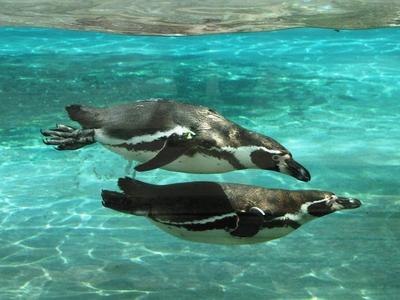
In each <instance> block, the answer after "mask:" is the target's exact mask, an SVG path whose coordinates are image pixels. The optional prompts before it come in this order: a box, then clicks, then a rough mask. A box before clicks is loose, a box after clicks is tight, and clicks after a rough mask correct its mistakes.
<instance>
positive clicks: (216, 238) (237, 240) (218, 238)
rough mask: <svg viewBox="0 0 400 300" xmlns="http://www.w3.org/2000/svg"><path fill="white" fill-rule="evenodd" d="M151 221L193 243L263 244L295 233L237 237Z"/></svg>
mask: <svg viewBox="0 0 400 300" xmlns="http://www.w3.org/2000/svg"><path fill="white" fill-rule="evenodd" d="M149 220H150V221H151V222H152V223H153V224H154V225H156V226H157V227H158V228H160V229H161V230H163V231H165V232H167V233H169V234H171V235H173V236H176V237H178V238H181V239H184V240H189V241H192V242H200V243H209V244H225V245H244V244H256V243H263V242H267V241H270V240H274V239H277V238H280V237H282V236H285V235H287V234H288V233H290V232H292V231H293V228H291V227H277V228H264V229H262V230H260V231H259V232H258V233H257V234H256V235H254V236H252V237H236V236H233V235H231V234H230V233H229V232H228V231H226V230H223V229H214V230H205V231H192V230H187V229H185V228H183V227H177V226H172V225H167V224H163V223H159V222H157V221H154V220H152V219H149Z"/></svg>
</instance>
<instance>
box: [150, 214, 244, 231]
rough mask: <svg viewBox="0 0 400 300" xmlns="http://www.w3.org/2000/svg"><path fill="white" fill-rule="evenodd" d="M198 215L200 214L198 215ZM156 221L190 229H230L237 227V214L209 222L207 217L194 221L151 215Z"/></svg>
mask: <svg viewBox="0 0 400 300" xmlns="http://www.w3.org/2000/svg"><path fill="white" fill-rule="evenodd" d="M197 217H198V216H197ZM150 218H151V219H152V220H154V221H155V222H158V223H161V224H163V225H167V226H172V227H178V228H184V229H186V230H188V231H208V230H218V229H219V230H221V229H222V230H226V231H230V230H232V229H233V228H235V227H236V223H237V216H235V215H229V216H226V217H225V218H221V219H216V220H210V221H209V222H205V219H198V220H193V221H192V222H182V223H178V222H175V223H174V222H167V221H161V220H159V219H157V218H155V217H150Z"/></svg>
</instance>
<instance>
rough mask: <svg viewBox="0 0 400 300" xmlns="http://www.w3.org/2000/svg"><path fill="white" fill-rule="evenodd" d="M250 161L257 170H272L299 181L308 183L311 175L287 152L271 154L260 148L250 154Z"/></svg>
mask: <svg viewBox="0 0 400 300" xmlns="http://www.w3.org/2000/svg"><path fill="white" fill-rule="evenodd" d="M250 158H251V161H252V162H253V163H254V164H255V165H256V167H257V168H260V169H264V170H272V171H277V172H280V173H284V174H287V175H290V176H292V177H294V178H296V179H298V180H301V181H310V180H311V175H310V173H309V172H308V171H307V169H306V168H304V167H303V166H302V165H300V164H299V163H298V162H296V161H295V160H294V159H293V157H292V154H291V153H289V152H288V151H276V152H274V153H271V151H268V149H266V148H264V147H260V148H258V149H257V150H255V151H253V152H252V153H251V154H250Z"/></svg>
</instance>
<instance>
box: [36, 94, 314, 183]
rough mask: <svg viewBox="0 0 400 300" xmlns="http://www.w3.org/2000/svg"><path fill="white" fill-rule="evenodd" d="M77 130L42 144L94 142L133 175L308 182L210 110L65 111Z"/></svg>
mask: <svg viewBox="0 0 400 300" xmlns="http://www.w3.org/2000/svg"><path fill="white" fill-rule="evenodd" d="M66 110H67V112H68V114H69V117H70V118H71V119H72V120H74V121H77V122H78V123H79V124H80V125H81V126H82V128H81V129H75V128H73V127H70V126H65V125H57V127H56V128H53V129H48V130H44V131H42V134H43V135H44V136H45V137H46V138H45V139H44V142H45V143H46V144H48V145H54V146H56V149H58V150H75V149H78V148H81V147H84V146H86V145H89V144H92V143H95V142H99V143H101V144H103V145H104V146H105V147H106V148H108V149H110V150H111V151H113V152H116V153H118V154H120V155H122V156H123V157H125V158H126V159H127V160H129V161H132V160H135V161H139V162H140V164H139V165H137V166H136V168H135V169H136V170H137V171H148V170H152V169H156V168H163V169H166V170H171V171H178V172H186V173H223V172H229V171H233V170H241V169H251V168H256V169H264V170H273V171H277V172H281V173H285V174H288V175H290V176H293V177H295V178H297V179H299V180H302V181H309V180H310V174H309V172H308V171H307V170H306V169H305V168H304V167H303V166H301V165H300V164H299V163H297V162H296V161H295V160H293V158H292V155H291V153H290V152H289V151H288V150H287V149H286V148H284V147H283V146H282V145H280V144H279V143H278V142H276V141H275V140H273V139H272V138H269V137H267V136H264V135H261V134H258V133H255V132H251V131H249V130H247V129H245V128H243V127H241V126H239V125H237V124H235V123H233V122H231V121H229V120H227V119H225V118H224V117H223V116H221V115H220V114H218V113H216V112H215V111H213V110H211V109H209V108H206V107H203V106H195V105H190V104H183V103H178V102H175V101H168V100H145V101H139V102H133V103H129V104H124V105H119V106H114V107H111V108H93V107H86V106H82V105H71V106H68V107H66Z"/></svg>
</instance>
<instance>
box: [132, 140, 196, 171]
mask: <svg viewBox="0 0 400 300" xmlns="http://www.w3.org/2000/svg"><path fill="white" fill-rule="evenodd" d="M191 141H192V137H191V136H190V135H189V134H185V135H177V134H172V135H171V136H169V137H168V138H167V140H166V141H165V143H164V146H163V147H162V148H161V150H160V151H159V152H158V153H157V155H156V156H154V157H153V158H152V159H150V160H148V161H146V162H144V163H142V164H140V165H137V166H136V167H135V170H136V171H139V172H144V171H149V170H153V169H157V168H161V167H163V166H165V165H168V164H169V163H171V162H173V161H174V160H176V159H177V158H178V157H180V156H181V155H183V154H184V153H185V152H186V151H187V150H189V148H190V147H192V145H193V143H192V142H191Z"/></svg>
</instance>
